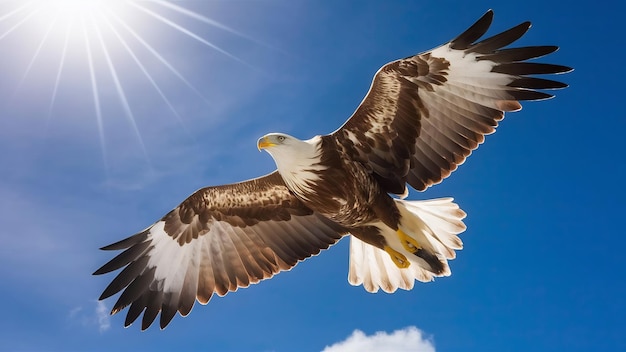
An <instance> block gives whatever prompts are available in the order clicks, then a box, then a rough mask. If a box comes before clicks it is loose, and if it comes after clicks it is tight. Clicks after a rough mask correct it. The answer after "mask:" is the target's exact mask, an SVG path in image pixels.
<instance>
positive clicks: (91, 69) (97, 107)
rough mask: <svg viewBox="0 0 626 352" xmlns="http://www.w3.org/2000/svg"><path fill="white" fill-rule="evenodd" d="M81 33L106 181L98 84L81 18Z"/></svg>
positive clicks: (104, 146)
mask: <svg viewBox="0 0 626 352" xmlns="http://www.w3.org/2000/svg"><path fill="white" fill-rule="evenodd" d="M81 26H82V29H83V30H82V32H83V35H84V37H85V48H86V49H87V63H88V64H89V77H90V79H91V80H90V82H91V93H92V95H93V105H94V108H95V111H96V123H97V125H98V136H99V137H100V150H101V152H102V162H103V164H104V174H105V176H106V179H107V180H109V179H110V175H109V163H108V161H107V155H106V143H105V138H104V124H103V123H102V107H101V106H100V93H99V91H98V83H97V80H96V70H95V68H94V64H93V54H92V52H91V40H89V35H88V34H87V26H86V25H85V19H84V18H81Z"/></svg>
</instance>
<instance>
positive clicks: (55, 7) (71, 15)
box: [32, 0, 128, 23]
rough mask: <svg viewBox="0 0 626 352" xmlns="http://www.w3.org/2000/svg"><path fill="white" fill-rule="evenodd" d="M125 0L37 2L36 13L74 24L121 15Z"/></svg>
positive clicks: (43, 0)
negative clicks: (103, 16) (84, 20)
mask: <svg viewBox="0 0 626 352" xmlns="http://www.w3.org/2000/svg"><path fill="white" fill-rule="evenodd" d="M127 3H128V1H125V0H35V1H34V2H32V6H33V9H35V11H37V12H39V13H41V14H43V15H44V16H48V17H49V18H53V19H55V20H58V21H60V22H62V23H68V22H74V21H78V20H83V19H85V18H90V17H99V16H102V15H106V14H107V13H119V11H121V10H122V9H123V7H124V5H125V4H127Z"/></svg>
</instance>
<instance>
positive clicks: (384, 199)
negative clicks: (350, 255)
mask: <svg viewBox="0 0 626 352" xmlns="http://www.w3.org/2000/svg"><path fill="white" fill-rule="evenodd" d="M269 139H272V140H274V141H275V143H274V142H270V143H272V144H273V145H272V147H271V148H266V150H267V151H268V153H270V155H271V156H272V157H273V159H274V161H275V162H276V166H277V171H278V173H279V174H280V175H281V177H282V178H283V180H284V181H285V185H286V186H287V188H289V190H290V191H291V192H293V193H294V195H295V196H296V197H297V198H298V199H299V200H300V201H302V202H303V203H304V205H305V206H307V207H308V208H310V209H312V210H313V211H315V212H316V213H319V214H321V215H323V216H325V217H326V218H328V219H330V220H333V221H334V222H336V223H337V224H339V225H341V226H343V227H345V228H346V229H352V228H356V227H359V226H364V225H370V224H372V223H373V222H377V221H380V220H381V219H384V222H386V223H388V225H389V226H390V227H393V228H397V223H398V219H399V214H398V212H397V210H396V209H395V205H394V203H393V201H392V199H391V197H390V196H389V195H388V194H387V192H385V191H384V190H383V189H382V188H381V187H380V185H379V184H378V183H377V182H376V180H375V179H374V177H373V175H372V173H371V171H370V170H367V168H366V166H365V165H363V164H361V163H360V162H356V161H353V160H351V158H350V157H348V156H347V155H345V153H344V152H343V151H342V150H341V149H339V148H337V145H336V141H335V138H334V137H333V136H316V137H314V138H312V139H309V140H307V141H300V140H298V139H297V138H295V137H292V136H289V135H286V134H275V133H273V134H269V135H266V136H265V137H263V138H262V139H261V140H260V142H259V145H261V144H262V143H263V141H264V140H269ZM261 148H263V147H261Z"/></svg>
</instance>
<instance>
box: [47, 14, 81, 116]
mask: <svg viewBox="0 0 626 352" xmlns="http://www.w3.org/2000/svg"><path fill="white" fill-rule="evenodd" d="M73 24H74V23H73V22H69V23H68V24H67V27H66V29H65V40H64V42H63V48H62V49H61V60H60V61H59V67H58V69H57V75H56V78H55V80H54V88H53V90H52V98H51V99H50V106H49V107H48V120H47V121H48V123H49V121H50V117H51V116H52V108H53V107H54V102H55V101H56V98H57V93H58V90H59V83H60V82H61V73H62V72H63V67H64V66H65V57H66V56H67V48H68V46H69V42H70V32H71V30H72V26H73Z"/></svg>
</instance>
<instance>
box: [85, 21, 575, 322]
mask: <svg viewBox="0 0 626 352" xmlns="http://www.w3.org/2000/svg"><path fill="white" fill-rule="evenodd" d="M492 19H493V12H492V11H488V12H487V13H485V14H484V15H483V16H482V17H481V18H480V19H479V20H478V21H476V23H474V24H473V25H472V26H470V27H469V28H468V29H467V30H465V31H464V32H463V33H461V34H460V35H459V36H457V37H456V38H455V39H453V40H451V41H450V42H448V43H446V44H444V45H441V46H439V47H437V48H435V49H432V50H430V51H427V52H423V53H420V54H416V55H412V56H409V57H406V58H404V59H399V60H395V61H392V62H390V63H388V64H386V65H383V66H382V67H381V68H380V69H379V70H378V71H377V73H376V75H375V76H374V79H373V80H372V84H371V86H370V89H369V91H368V92H367V94H366V96H365V98H364V99H363V101H362V102H361V103H360V104H359V105H358V107H357V108H356V110H355V111H354V113H353V114H352V116H351V117H350V118H349V119H348V120H347V121H346V122H345V123H344V124H343V125H342V126H341V127H340V128H339V129H337V130H336V131H334V132H332V133H330V134H328V135H322V136H315V137H313V138H311V139H308V140H299V139H297V138H294V137H291V136H289V135H286V134H283V133H270V134H267V135H265V136H263V137H262V138H261V139H259V141H258V143H257V146H258V148H259V149H260V150H265V151H267V152H268V153H269V154H270V155H271V156H272V158H273V159H274V162H275V163H276V168H277V170H276V171H274V172H272V173H270V174H268V175H265V176H261V177H258V178H255V179H252V180H247V181H242V182H239V183H234V184H228V185H221V186H210V187H205V188H202V189H200V190H198V191H196V192H194V193H193V194H192V195H191V196H189V197H188V198H187V199H185V200H184V201H183V202H182V203H181V204H180V205H178V206H177V207H176V208H174V209H173V210H172V211H170V212H169V213H167V214H166V215H165V216H164V217H162V218H161V219H160V220H158V221H157V222H155V223H154V224H152V225H150V226H149V227H148V228H146V229H144V230H143V231H140V232H139V233H137V234H135V235H133V236H131V237H128V238H126V239H123V240H121V241H119V242H116V243H113V244H111V245H108V246H105V247H103V248H102V249H104V250H121V251H122V252H121V253H119V254H118V255H117V256H115V257H114V258H113V259H111V260H110V261H109V262H107V263H106V264H104V265H103V266H102V267H100V268H99V269H98V270H96V271H95V272H94V274H96V275H100V274H105V273H109V272H112V271H116V270H119V269H121V271H120V272H119V273H118V274H117V276H116V277H115V278H114V279H113V280H112V281H111V282H110V284H109V285H108V286H107V287H106V288H105V289H104V291H103V292H102V295H101V296H100V299H106V298H108V297H110V296H112V295H115V294H117V293H118V292H121V294H120V295H119V297H118V299H117V301H116V303H115V304H114V306H113V309H112V312H111V313H112V314H115V313H117V312H119V311H121V310H123V309H124V308H126V307H128V314H127V315H126V320H125V323H124V324H125V326H129V325H130V324H132V323H133V322H134V321H135V320H137V319H138V318H139V317H140V316H142V314H143V316H142V318H141V328H142V329H147V328H148V327H149V326H150V325H151V324H152V323H153V322H154V320H155V319H156V318H157V317H158V316H159V315H160V319H159V325H160V326H161V328H164V327H165V326H167V325H168V324H169V323H170V321H171V320H172V318H173V317H174V316H175V315H176V313H177V312H178V313H179V314H180V315H182V316H185V315H187V314H189V312H190V311H191V309H192V307H193V306H194V304H195V302H196V301H197V302H199V303H201V304H206V303H208V302H209V300H210V299H211V298H212V297H213V295H214V294H217V295H219V296H223V295H225V294H227V293H228V292H232V291H236V290H237V289H239V288H240V287H248V286H249V285H251V284H254V283H258V282H259V281H262V280H265V279H268V278H271V277H272V276H274V275H275V274H277V273H279V272H281V271H284V270H290V269H291V268H293V267H294V266H295V265H296V264H297V263H298V262H300V261H302V260H305V259H306V258H309V257H311V256H314V255H317V254H318V253H320V251H322V250H324V249H327V248H328V247H330V246H331V245H333V244H335V243H336V242H337V241H339V240H340V239H341V238H342V237H344V236H348V235H351V236H349V237H350V262H349V272H348V281H349V282H350V284H352V285H355V286H359V285H362V286H363V287H364V288H365V290H367V291H368V292H377V291H379V290H381V289H382V290H383V291H385V292H388V293H391V292H394V291H396V290H397V289H404V290H410V289H412V288H413V286H414V283H415V281H422V282H427V281H432V280H433V279H434V278H435V277H440V276H449V275H450V274H451V271H450V267H449V265H448V261H449V260H451V259H454V258H455V256H456V252H455V251H457V250H460V249H462V248H463V243H462V241H461V239H460V238H459V236H458V235H459V234H460V233H462V232H463V231H465V229H466V227H465V225H464V223H463V219H464V217H465V212H464V211H463V210H461V209H460V208H459V206H458V205H457V204H455V203H454V202H453V201H452V198H441V199H431V200H408V199H406V197H407V195H408V186H410V187H412V188H414V189H415V190H417V191H424V190H426V189H427V188H428V187H430V186H432V185H435V184H437V183H439V182H441V181H442V180H443V179H445V178H446V177H448V176H449V175H450V174H451V173H452V172H453V171H454V170H456V168H457V167H458V166H459V165H461V164H462V163H464V162H465V160H466V158H467V157H468V156H469V155H470V154H471V153H472V151H473V150H475V149H476V148H477V147H478V146H479V145H480V144H481V143H483V142H484V139H485V136H486V135H488V134H491V133H493V132H495V129H496V127H497V126H498V123H499V122H500V121H501V120H502V119H503V118H504V114H505V112H513V111H517V110H520V109H521V103H520V102H521V101H527V100H531V101H532V100H544V99H548V98H551V97H552V95H551V94H548V93H546V92H544V91H542V90H550V89H559V88H565V87H566V86H567V85H566V84H564V83H561V82H558V81H553V80H550V79H545V78H540V77H536V75H545V74H560V73H565V72H569V71H571V68H569V67H566V66H561V65H553V64H546V63H539V62H536V61H534V59H535V58H539V57H543V56H545V55H548V54H550V53H552V52H554V51H556V50H557V49H558V47H556V46H526V47H512V48H509V47H508V46H509V45H510V44H511V43H513V42H515V41H516V40H517V39H519V38H520V37H521V36H523V35H524V33H526V31H527V30H528V29H529V27H530V22H523V23H521V24H519V25H517V26H514V27H512V28H511V29H509V30H506V31H504V32H502V33H499V34H496V35H493V36H491V37H488V38H486V39H481V38H482V37H483V35H484V34H485V33H486V32H487V30H488V28H489V26H490V25H491V22H492Z"/></svg>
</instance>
